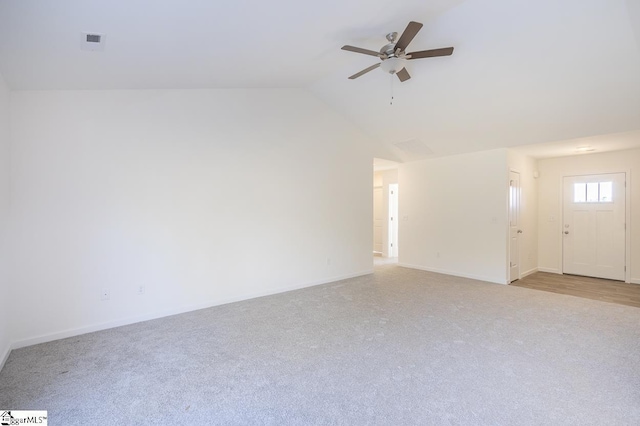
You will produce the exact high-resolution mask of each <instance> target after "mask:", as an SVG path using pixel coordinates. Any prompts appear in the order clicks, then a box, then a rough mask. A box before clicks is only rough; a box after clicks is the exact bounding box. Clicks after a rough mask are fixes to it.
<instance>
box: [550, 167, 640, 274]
mask: <svg viewBox="0 0 640 426" xmlns="http://www.w3.org/2000/svg"><path fill="white" fill-rule="evenodd" d="M615 173H624V175H625V178H624V181H625V185H624V196H625V207H624V208H625V212H624V221H625V224H626V226H625V231H624V240H625V241H624V245H625V255H624V257H625V259H624V264H625V265H626V267H625V271H624V282H625V283H631V268H630V265H631V183H630V182H631V170H630V169H614V170H611V169H589V170H588V171H584V172H573V173H562V174H561V176H560V184H559V188H560V191H559V195H558V196H559V200H558V208H559V210H560V212H559V213H560V214H559V215H558V217H559V218H560V220H559V221H558V222H557V223H558V227H557V232H558V236H557V238H558V247H559V248H560V249H559V253H558V266H559V267H558V271H559V272H558V273H559V274H563V273H564V239H563V238H562V231H563V227H562V226H563V225H562V224H563V223H564V178H566V177H576V176H590V175H606V174H615Z"/></svg>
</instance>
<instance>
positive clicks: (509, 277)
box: [507, 168, 522, 284]
mask: <svg viewBox="0 0 640 426" xmlns="http://www.w3.org/2000/svg"><path fill="white" fill-rule="evenodd" d="M511 173H517V174H518V189H519V191H520V193H519V194H518V218H517V219H518V226H517V227H519V228H522V173H520V171H519V170H516V169H513V168H509V174H508V175H507V183H508V191H509V192H508V194H509V195H508V197H507V223H508V226H507V240H508V244H507V257H508V258H509V260H508V264H509V267H508V268H507V283H509V284H511V283H512V282H514V281H516V280H519V279H521V278H522V268H521V266H522V265H521V262H520V260H521V259H522V254H521V253H520V248H521V247H522V244H521V241H520V240H521V238H520V236H519V235H518V236H516V238H517V241H518V242H517V244H518V277H517V278H515V279H513V280H512V279H511V260H512V259H511Z"/></svg>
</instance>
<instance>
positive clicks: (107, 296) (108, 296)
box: [100, 287, 111, 300]
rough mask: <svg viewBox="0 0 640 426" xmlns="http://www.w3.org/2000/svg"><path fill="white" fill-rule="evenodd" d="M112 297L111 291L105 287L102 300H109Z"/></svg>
mask: <svg viewBox="0 0 640 426" xmlns="http://www.w3.org/2000/svg"><path fill="white" fill-rule="evenodd" d="M110 297H111V292H110V291H109V289H108V288H107V287H103V288H102V291H101V292H100V300H109V298H110Z"/></svg>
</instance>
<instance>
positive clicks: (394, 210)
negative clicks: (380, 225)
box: [389, 183, 398, 257]
mask: <svg viewBox="0 0 640 426" xmlns="http://www.w3.org/2000/svg"><path fill="white" fill-rule="evenodd" d="M389 257H398V184H397V183H392V184H390V185H389Z"/></svg>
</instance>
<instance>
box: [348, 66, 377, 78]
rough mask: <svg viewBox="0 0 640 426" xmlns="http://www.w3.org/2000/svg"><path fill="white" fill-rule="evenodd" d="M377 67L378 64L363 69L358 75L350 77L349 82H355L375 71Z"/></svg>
mask: <svg viewBox="0 0 640 426" xmlns="http://www.w3.org/2000/svg"><path fill="white" fill-rule="evenodd" d="M379 66H380V64H375V65H371V66H370V67H369V68H365V69H363V70H362V71H360V72H359V73H356V74H354V75H352V76H351V77H349V80H355V79H356V78H358V77H360V76H362V75H364V74H366V73H368V72H369V71H373V70H375V69H376V68H378V67H379Z"/></svg>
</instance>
